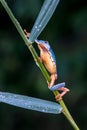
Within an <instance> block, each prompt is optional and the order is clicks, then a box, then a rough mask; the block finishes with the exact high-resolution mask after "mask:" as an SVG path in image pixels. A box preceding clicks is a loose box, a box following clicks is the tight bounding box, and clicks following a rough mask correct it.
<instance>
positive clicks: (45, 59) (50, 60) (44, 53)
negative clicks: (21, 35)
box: [24, 30, 69, 100]
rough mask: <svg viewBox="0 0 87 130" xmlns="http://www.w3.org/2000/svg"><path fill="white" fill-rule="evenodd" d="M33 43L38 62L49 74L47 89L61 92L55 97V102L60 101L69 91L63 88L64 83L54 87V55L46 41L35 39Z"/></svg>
mask: <svg viewBox="0 0 87 130" xmlns="http://www.w3.org/2000/svg"><path fill="white" fill-rule="evenodd" d="M24 32H25V33H26V35H27V37H29V33H27V32H26V30H25V31H24ZM35 42H36V43H37V45H38V48H39V50H40V60H41V62H42V63H43V64H44V65H45V67H46V69H47V70H48V71H49V73H50V74H51V82H50V83H48V87H49V89H50V90H52V91H54V90H60V91H63V92H62V93H61V94H60V95H59V96H56V100H61V99H62V96H63V95H65V94H66V93H67V92H68V91H69V89H67V88H65V83H60V84H57V85H54V84H55V80H56V79H57V68H56V58H55V54H54V52H53V51H52V49H51V47H50V45H49V43H48V41H43V40H37V39H36V40H35Z"/></svg>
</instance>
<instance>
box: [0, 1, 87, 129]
mask: <svg viewBox="0 0 87 130" xmlns="http://www.w3.org/2000/svg"><path fill="white" fill-rule="evenodd" d="M7 3H8V5H9V7H10V8H11V10H12V12H13V13H14V15H15V17H16V18H17V19H18V21H19V22H20V24H21V26H22V28H23V29H25V28H26V29H27V30H28V31H30V30H31V28H32V26H33V24H34V21H35V19H36V17H37V15H38V13H39V11H40V8H41V5H42V3H43V0H26V1H24V0H7ZM39 39H44V40H48V41H49V42H50V45H51V46H52V49H53V50H54V52H55V55H56V60H57V69H58V76H59V80H57V82H63V81H65V82H66V86H67V87H68V88H69V89H70V90H71V91H70V92H69V93H68V94H67V95H65V97H64V101H65V103H66V104H67V106H68V108H69V110H70V112H71V113H72V115H73V117H74V119H75V121H76V122H77V124H78V126H79V127H80V129H81V130H86V129H87V101H86V98H87V66H86V64H87V2H86V1H85V0H83V1H82V0H71V1H70V0H61V1H60V3H59V5H58V7H57V9H56V11H55V13H54V15H53V17H52V18H51V20H50V22H49V23H48V25H47V26H46V28H45V29H44V31H43V32H42V33H41V35H40V36H39ZM35 48H36V50H37V51H38V49H37V46H36V45H35ZM38 53H39V51H38ZM0 91H6V92H12V93H17V94H23V95H28V96H32V97H37V98H42V99H46V100H51V101H55V99H54V95H53V94H52V92H50V91H49V90H48V88H47V84H46V81H45V79H44V77H43V75H42V74H41V72H40V70H39V69H38V67H37V66H36V64H35V63H34V60H33V58H32V55H31V54H30V52H29V50H28V48H27V46H26V45H25V43H24V41H23V40H22V38H21V37H20V35H19V33H18V32H17V30H16V28H15V27H14V25H13V23H12V22H11V20H10V19H9V17H8V15H7V13H6V12H5V10H4V8H3V7H2V5H1V4H0ZM48 129H49V130H53V129H55V130H64V129H66V130H72V129H73V128H72V127H71V126H70V124H69V122H68V121H67V119H66V118H65V117H64V116H63V115H62V114H60V115H52V114H44V113H40V112H35V111H28V110H25V109H22V108H17V107H13V106H10V105H6V104H3V103H1V104H0V130H48Z"/></svg>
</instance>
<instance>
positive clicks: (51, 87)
mask: <svg viewBox="0 0 87 130" xmlns="http://www.w3.org/2000/svg"><path fill="white" fill-rule="evenodd" d="M62 87H65V82H63V83H59V84H57V85H54V86H50V88H49V89H50V90H51V91H54V90H58V88H62Z"/></svg>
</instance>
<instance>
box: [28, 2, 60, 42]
mask: <svg viewBox="0 0 87 130" xmlns="http://www.w3.org/2000/svg"><path fill="white" fill-rule="evenodd" d="M58 3H59V0H45V1H44V3H43V6H42V8H41V11H40V13H39V15H38V17H37V19H36V22H35V24H34V26H33V28H32V30H31V33H30V38H29V41H31V42H34V41H35V40H36V39H37V37H38V36H39V35H40V33H41V32H42V31H43V29H44V28H45V26H46V24H47V23H48V21H49V20H50V18H51V16H52V15H53V13H54V11H55V9H56V7H57V5H58Z"/></svg>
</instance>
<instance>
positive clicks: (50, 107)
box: [0, 92, 62, 114]
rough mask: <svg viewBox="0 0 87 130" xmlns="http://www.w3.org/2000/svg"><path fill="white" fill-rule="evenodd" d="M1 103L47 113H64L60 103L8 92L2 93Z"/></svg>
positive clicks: (0, 93)
mask: <svg viewBox="0 0 87 130" xmlns="http://www.w3.org/2000/svg"><path fill="white" fill-rule="evenodd" d="M0 102H4V103H7V104H10V105H13V106H17V107H21V108H25V109H29V110H35V111H40V112H45V113H53V114H58V113H61V112H62V107H61V106H60V105H59V104H58V103H55V102H51V101H46V100H42V99H38V98H34V97H28V96H23V95H18V94H13V93H7V92H0Z"/></svg>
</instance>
